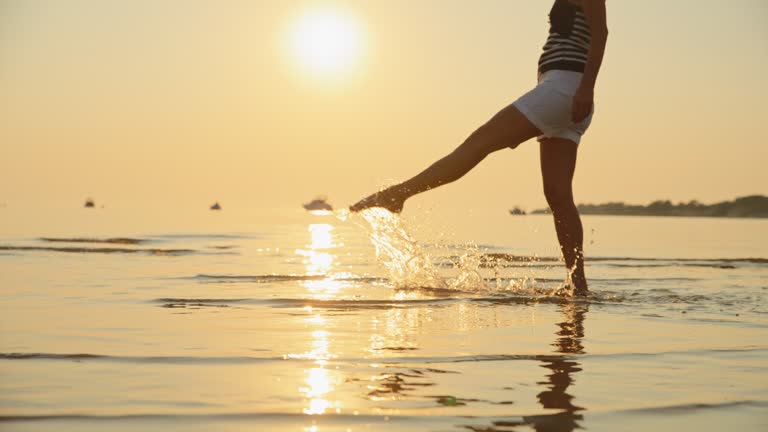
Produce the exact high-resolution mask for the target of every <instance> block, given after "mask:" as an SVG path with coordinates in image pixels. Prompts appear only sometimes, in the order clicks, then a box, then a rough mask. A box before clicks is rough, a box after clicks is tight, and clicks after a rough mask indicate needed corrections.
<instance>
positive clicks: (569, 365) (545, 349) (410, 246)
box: [0, 208, 768, 431]
mask: <svg viewBox="0 0 768 432" xmlns="http://www.w3.org/2000/svg"><path fill="white" fill-rule="evenodd" d="M0 211H1V212H2V213H1V214H0V227H2V228H0V230H1V231H0V282H1V283H2V285H1V286H2V291H0V308H1V309H0V310H2V311H3V313H2V315H1V316H0V430H3V431H6V430H9V431H40V430H42V431H45V430H57V431H60V430H72V431H81V430H85V431H88V430H99V431H100V430H118V431H122V430H126V431H127V430H136V429H139V428H141V429H143V430H169V429H171V430H172V429H182V428H183V429H184V430H193V431H194V430H206V431H207V430H221V431H230V430H244V429H247V430H278V431H281V430H285V431H336V430H338V431H348V430H349V431H357V430H387V431H390V430H394V431H398V430H402V431H405V430H409V431H410V430H413V431H424V430H434V431H451V430H464V431H467V430H469V431H519V430H540V431H550V430H551V431H571V430H575V429H578V428H586V429H589V430H598V431H599V430H606V431H612V430H638V431H639V430H648V429H651V428H657V429H660V430H686V429H690V430H713V431H715V430H723V429H725V428H736V429H738V430H766V428H768V414H766V413H767V412H768V409H767V408H768V379H766V377H767V376H768V361H767V360H768V336H766V335H767V334H768V333H766V330H767V329H768V305H766V294H768V247H767V246H766V244H765V241H766V240H768V235H767V233H768V223H767V222H768V221H755V220H715V219H678V218H675V219H665V218H632V217H625V218H619V217H586V218H585V226H586V232H587V244H588V249H587V253H588V258H589V260H588V276H589V277H590V283H591V289H592V290H593V292H594V294H593V296H592V297H590V298H589V299H586V300H569V299H563V298H561V297H556V296H549V295H547V293H548V292H549V291H551V290H552V289H554V288H556V287H557V286H559V285H560V284H561V283H562V281H563V278H564V275H565V272H564V270H563V269H562V268H561V266H560V264H559V262H558V260H557V259H556V255H555V251H556V249H555V247H554V234H553V232H552V229H551V221H550V220H549V218H548V217H546V216H526V217H511V216H506V215H505V217H504V218H502V217H494V216H489V217H488V219H485V220H483V221H482V223H472V224H467V225H466V226H453V227H450V228H451V229H452V230H453V231H452V232H450V233H449V234H445V232H444V231H443V229H444V226H438V225H439V224H438V223H435V222H434V221H428V220H427V221H425V220H414V219H410V220H409V219H408V218H406V220H405V221H396V222H397V224H396V225H392V221H387V220H384V221H382V220H379V219H376V217H373V218H370V217H369V218H368V220H367V221H366V219H365V218H363V217H360V216H354V217H351V218H349V219H343V218H342V219H343V220H342V219H340V218H338V217H336V216H334V215H311V214H306V213H301V212H297V211H275V212H273V213H272V214H270V215H268V216H264V215H259V217H253V218H250V217H246V216H244V215H232V214H229V213H225V212H221V213H220V214H209V213H205V214H200V215H196V216H193V217H185V218H177V219H173V218H168V219H167V220H162V219H160V218H153V217H152V215H144V216H143V217H137V216H136V215H130V217H129V216H128V215H124V214H120V213H119V212H117V211H106V210H104V211H101V210H95V211H86V210H82V211H75V212H61V213H60V214H59V215H58V216H57V219H56V222H55V223H46V220H45V218H43V217H41V216H29V215H25V214H24V213H23V212H21V211H17V210H14V209H11V208H4V209H0ZM36 218H37V219H36ZM370 222H373V223H374V225H375V226H374V227H372V226H371V223H370ZM377 224H378V225H377ZM371 239H373V240H374V242H373V243H372V242H371ZM470 239H472V240H474V243H473V244H467V243H466V242H467V241H468V240H470ZM377 253H378V255H379V257H378V258H377Z"/></svg>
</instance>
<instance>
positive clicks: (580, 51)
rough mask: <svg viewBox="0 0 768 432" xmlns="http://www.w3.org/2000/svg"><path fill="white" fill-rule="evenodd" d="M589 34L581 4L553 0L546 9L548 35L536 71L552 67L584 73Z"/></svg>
mask: <svg viewBox="0 0 768 432" xmlns="http://www.w3.org/2000/svg"><path fill="white" fill-rule="evenodd" d="M590 40H591V34H590V32H589V24H587V18H586V17H585V16H584V11H583V10H582V9H581V7H580V6H576V5H574V4H572V3H570V2H569V1H568V0H555V4H554V5H553V6H552V10H551V11H550V12H549V37H548V38H547V43H546V44H545V45H544V52H543V53H541V57H539V73H544V72H546V71H548V70H552V69H560V70H569V71H575V72H584V67H585V66H586V64H587V53H588V52H589V43H590Z"/></svg>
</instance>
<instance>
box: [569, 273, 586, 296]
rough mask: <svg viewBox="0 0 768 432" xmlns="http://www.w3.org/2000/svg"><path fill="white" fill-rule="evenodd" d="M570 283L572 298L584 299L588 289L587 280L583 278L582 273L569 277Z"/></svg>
mask: <svg viewBox="0 0 768 432" xmlns="http://www.w3.org/2000/svg"><path fill="white" fill-rule="evenodd" d="M571 283H572V284H573V296H574V297H586V296H587V295H588V294H589V288H587V278H586V277H584V272H582V273H581V275H579V274H573V275H571Z"/></svg>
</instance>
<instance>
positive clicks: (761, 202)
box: [532, 195, 768, 218]
mask: <svg viewBox="0 0 768 432" xmlns="http://www.w3.org/2000/svg"><path fill="white" fill-rule="evenodd" d="M577 207H578V209H579V212H580V213H581V214H591V215H615V216H698V217H742V218H768V197H766V196H763V195H751V196H745V197H741V198H736V199H734V200H733V201H722V202H719V203H715V204H702V203H700V202H698V201H696V200H693V201H689V202H687V203H683V202H680V203H677V204H673V203H672V202H671V201H669V200H665V201H662V200H659V201H654V202H652V203H650V204H648V205H634V204H625V203H623V202H608V203H604V204H579V205H577ZM532 213H533V214H544V213H550V210H549V209H539V210H534V211H533V212H532Z"/></svg>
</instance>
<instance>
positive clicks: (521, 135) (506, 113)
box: [466, 104, 541, 153]
mask: <svg viewBox="0 0 768 432" xmlns="http://www.w3.org/2000/svg"><path fill="white" fill-rule="evenodd" d="M540 134H541V131H539V129H538V128H537V127H536V126H534V125H533V123H531V122H530V121H529V120H528V119H527V118H526V117H525V116H524V115H523V113H521V112H520V110H518V109H517V108H516V107H515V106H514V105H511V104H510V105H508V106H507V107H505V108H504V109H502V110H501V111H499V112H498V113H496V115H494V116H493V117H491V119H490V120H488V121H487V122H486V123H485V124H484V125H482V126H480V128H478V129H477V130H476V131H475V132H474V133H473V134H472V135H471V136H470V138H469V139H468V140H467V142H466V144H469V145H471V146H473V147H475V146H476V147H478V150H483V151H484V153H492V152H495V151H497V150H501V149H504V148H515V147H517V146H518V145H520V144H521V143H523V142H525V141H528V140H529V139H531V138H533V137H536V136H539V135H540Z"/></svg>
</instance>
